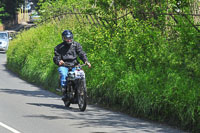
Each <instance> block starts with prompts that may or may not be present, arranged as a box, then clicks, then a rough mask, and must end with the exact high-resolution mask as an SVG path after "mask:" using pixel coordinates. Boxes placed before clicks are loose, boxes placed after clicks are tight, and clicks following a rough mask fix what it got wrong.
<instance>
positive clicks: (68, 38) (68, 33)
mask: <svg viewBox="0 0 200 133" xmlns="http://www.w3.org/2000/svg"><path fill="white" fill-rule="evenodd" d="M62 39H63V41H65V42H66V43H67V44H72V43H73V34H72V32H71V31H70V30H64V31H63V33H62Z"/></svg>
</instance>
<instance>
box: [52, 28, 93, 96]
mask: <svg viewBox="0 0 200 133" xmlns="http://www.w3.org/2000/svg"><path fill="white" fill-rule="evenodd" d="M62 40H63V42H62V43H60V44H58V45H57V46H56V47H55V48H54V55H55V56H54V57H53V61H54V63H55V64H56V65H58V66H59V68H58V72H59V74H60V84H61V87H62V91H63V93H64V95H63V97H62V99H63V100H64V99H66V98H67V95H66V90H65V88H66V86H67V81H66V78H67V74H68V71H69V67H73V68H72V71H74V70H75V67H74V66H76V65H78V64H79V62H78V60H77V57H79V58H80V59H81V60H82V61H83V62H84V63H85V64H86V65H88V67H89V68H90V67H91V64H90V63H89V61H88V59H87V56H86V53H85V52H84V51H83V49H82V46H81V45H80V43H78V42H75V41H74V40H73V34H72V32H71V31H70V30H64V31H63V32H62ZM64 64H65V65H64Z"/></svg>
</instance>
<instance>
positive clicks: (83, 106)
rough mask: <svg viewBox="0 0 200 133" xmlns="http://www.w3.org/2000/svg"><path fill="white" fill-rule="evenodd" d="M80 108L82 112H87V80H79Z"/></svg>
mask: <svg viewBox="0 0 200 133" xmlns="http://www.w3.org/2000/svg"><path fill="white" fill-rule="evenodd" d="M77 96H78V106H79V109H80V111H85V109H86V106H87V92H86V83H85V79H79V80H78V95H77Z"/></svg>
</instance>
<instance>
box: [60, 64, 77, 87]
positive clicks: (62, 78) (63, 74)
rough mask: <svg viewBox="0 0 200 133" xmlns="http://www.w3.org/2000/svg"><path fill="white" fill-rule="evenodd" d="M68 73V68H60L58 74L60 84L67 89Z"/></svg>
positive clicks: (73, 69)
mask: <svg viewBox="0 0 200 133" xmlns="http://www.w3.org/2000/svg"><path fill="white" fill-rule="evenodd" d="M75 70H76V68H75V67H74V68H72V71H73V72H74V71H75ZM68 71H69V68H68V67H64V66H60V67H59V68H58V72H59V74H60V84H61V87H66V86H67V76H68Z"/></svg>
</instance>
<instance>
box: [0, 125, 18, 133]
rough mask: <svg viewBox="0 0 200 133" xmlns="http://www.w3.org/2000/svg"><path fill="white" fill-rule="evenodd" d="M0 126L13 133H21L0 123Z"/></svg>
mask: <svg viewBox="0 0 200 133" xmlns="http://www.w3.org/2000/svg"><path fill="white" fill-rule="evenodd" d="M0 126H2V127H4V128H6V129H8V130H10V131H11V132H13V133H21V132H19V131H17V130H15V129H13V128H12V127H9V126H7V125H6V124H3V123H2V122H0Z"/></svg>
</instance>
